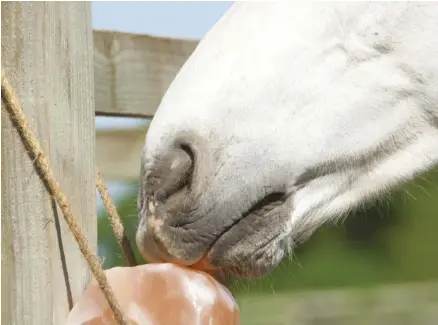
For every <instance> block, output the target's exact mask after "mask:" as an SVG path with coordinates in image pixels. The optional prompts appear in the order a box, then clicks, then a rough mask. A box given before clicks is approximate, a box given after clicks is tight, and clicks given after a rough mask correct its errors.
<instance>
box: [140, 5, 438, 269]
mask: <svg viewBox="0 0 438 325" xmlns="http://www.w3.org/2000/svg"><path fill="white" fill-rule="evenodd" d="M437 163H438V3H421V2H420V3H419V2H354V3H350V2H344V3H324V2H319V3H313V2H310V3H308V2H292V1H290V2H242V3H236V4H234V5H233V7H232V8H231V9H230V10H229V11H228V12H227V13H226V14H225V15H224V17H223V18H222V19H221V20H220V21H219V22H218V23H217V24H216V25H215V26H214V27H213V29H212V30H211V31H210V32H209V33H208V34H207V35H206V36H205V38H204V39H203V40H202V41H201V42H200V44H199V46H198V47H197V49H196V50H195V52H194V53H193V55H192V56H191V57H190V58H189V60H188V61H187V62H186V64H185V65H184V66H183V68H182V69H181V71H180V72H179V74H178V75H177V77H176V78H175V80H174V81H173V83H172V84H171V86H170V88H169V89H168V91H167V93H166V95H165V96H164V98H163V100H162V103H161V105H160V107H159V109H158V111H157V114H156V116H155V117H154V119H153V121H152V123H151V126H150V129H149V131H148V134H147V137H146V144H145V149H144V153H143V158H142V172H141V182H140V183H141V186H140V195H139V210H140V225H139V228H138V232H137V244H138V246H139V248H140V251H141V252H142V254H143V255H144V256H145V257H146V258H148V259H152V260H162V261H164V260H166V261H169V260H170V261H177V262H179V263H182V264H187V265H188V264H193V263H196V262H198V261H199V260H200V259H202V258H206V260H207V261H208V262H209V264H211V265H213V266H214V267H218V268H229V269H231V270H232V271H234V272H235V273H236V274H238V275H242V276H252V275H261V274H265V273H266V272H268V271H270V270H272V269H273V268H274V267H275V266H276V265H277V264H278V263H279V262H280V260H281V259H282V258H283V256H284V253H285V251H287V249H288V248H289V247H290V245H291V243H292V242H293V241H295V240H297V239H298V238H300V237H301V236H304V235H309V234H311V232H312V231H313V230H315V228H317V227H318V226H320V225H321V224H322V223H324V222H326V221H328V220H333V219H335V218H337V217H338V216H340V215H343V214H345V212H347V211H349V210H350V209H351V208H353V207H355V206H357V205H358V204H361V203H363V202H364V201H365V200H368V199H370V198H375V197H377V196H378V195H381V194H382V193H384V192H386V191H388V190H390V189H392V188H393V187H394V186H395V185H397V184H401V183H403V182H405V181H407V180H410V179H412V178H413V177H414V176H415V175H417V174H419V173H422V172H425V171H427V170H430V169H431V168H433V167H434V166H436V165H437ZM146 202H149V203H148V204H146Z"/></svg>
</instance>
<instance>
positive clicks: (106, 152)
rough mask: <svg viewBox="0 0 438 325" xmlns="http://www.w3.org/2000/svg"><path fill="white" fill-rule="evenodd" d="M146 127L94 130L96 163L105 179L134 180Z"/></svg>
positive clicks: (138, 172) (137, 172) (137, 174)
mask: <svg viewBox="0 0 438 325" xmlns="http://www.w3.org/2000/svg"><path fill="white" fill-rule="evenodd" d="M146 132H147V127H143V128H132V129H122V130H97V131H96V164H97V167H98V168H99V170H100V171H101V173H102V174H103V175H104V176H105V179H108V180H111V181H122V182H123V181H136V180H137V179H138V177H139V175H140V157H141V152H142V149H143V145H144V141H145V137H146Z"/></svg>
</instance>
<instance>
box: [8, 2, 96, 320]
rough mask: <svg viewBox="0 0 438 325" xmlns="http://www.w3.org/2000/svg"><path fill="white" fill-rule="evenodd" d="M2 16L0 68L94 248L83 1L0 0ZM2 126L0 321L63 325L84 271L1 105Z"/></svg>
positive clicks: (88, 50)
mask: <svg viewBox="0 0 438 325" xmlns="http://www.w3.org/2000/svg"><path fill="white" fill-rule="evenodd" d="M1 9H2V11H1V15H2V19H1V26H2V28H1V34H2V39H1V47H2V70H3V71H4V72H5V73H6V76H7V78H8V80H9V83H10V84H11V86H12V87H13V88H14V90H15V92H16V93H17V95H18V97H19V99H20V102H21V104H22V106H23V108H24V111H25V114H26V117H27V119H28V121H29V123H30V125H31V126H32V128H33V130H34V132H35V134H36V136H37V137H38V139H39V140H40V142H41V145H42V147H43V150H44V151H45V153H46V155H47V156H48V159H49V160H50V164H51V167H52V168H53V170H54V175H55V177H56V178H57V179H58V180H59V182H60V185H61V187H62V189H63V191H64V192H65V194H66V196H67V198H68V199H69V200H70V202H71V204H72V209H73V211H74V212H75V214H76V215H77V216H78V217H79V218H80V219H79V220H78V222H79V223H80V224H81V225H82V227H83V229H84V232H85V235H86V236H87V238H88V241H89V242H90V245H91V246H92V247H94V248H96V249H97V222H96V194H95V193H96V189H95V181H94V180H95V177H94V176H95V159H94V148H95V129H94V74H93V52H92V51H93V39H92V36H93V34H92V28H91V3H90V2H2V3H1ZM2 105H3V103H2ZM1 124H2V130H1V134H2V140H1V141H2V148H1V153H2V161H1V163H2V214H1V225H2V239H1V240H2V316H1V320H2V323H3V324H12V325H26V324H34V325H48V324H56V325H58V324H65V322H66V319H67V315H68V312H69V302H68V290H67V287H68V286H67V285H66V283H67V282H68V283H69V286H70V290H71V293H72V298H73V300H74V299H75V298H76V297H77V296H78V295H80V294H81V293H82V292H83V290H84V288H85V286H86V285H87V284H88V283H89V280H90V272H89V271H88V267H87V265H86V263H85V262H84V260H83V258H82V255H81V253H80V251H79V248H78V245H77V244H76V241H75V240H74V238H73V236H72V235H71V233H70V232H69V230H68V227H67V225H66V224H65V222H64V219H63V217H62V214H61V211H60V210H59V209H57V207H56V205H55V206H54V207H53V206H52V201H51V198H50V197H49V195H48V194H47V192H46V190H45V188H44V186H43V184H42V182H41V180H40V178H39V176H38V175H37V173H35V171H34V168H33V166H32V161H31V160H30V159H29V157H28V155H27V153H26V152H25V150H24V148H23V145H22V142H21V141H20V138H19V136H18V135H17V133H16V131H15V128H13V126H12V124H11V121H10V119H9V116H8V114H7V113H6V112H5V110H4V109H3V107H2V116H1ZM56 215H58V219H57V218H56ZM57 220H59V228H60V233H58V232H57ZM61 243H62V245H63V247H64V251H65V259H66V270H67V272H68V275H67V276H66V277H64V273H63V267H62V264H63V263H62V262H61V261H62V257H61V250H60V244H61Z"/></svg>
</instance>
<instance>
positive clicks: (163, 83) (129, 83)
mask: <svg viewBox="0 0 438 325" xmlns="http://www.w3.org/2000/svg"><path fill="white" fill-rule="evenodd" d="M196 45H197V41H193V40H183V39H170V38H162V37H153V36H149V35H136V34H128V33H120V32H110V31H94V70H95V95H96V114H97V115H109V116H111V115H113V116H117V115H125V116H126V115H129V116H138V117H151V116H153V115H154V113H155V111H156V109H157V107H158V105H159V103H160V101H161V98H162V97H163V95H164V93H165V91H166V90H167V88H168V87H169V85H170V83H171V81H172V80H173V78H174V77H175V76H176V74H177V73H178V71H179V69H180V68H181V67H182V65H183V64H184V62H185V61H186V60H187V58H188V57H189V56H190V54H191V53H192V52H193V50H194V49H195V47H196Z"/></svg>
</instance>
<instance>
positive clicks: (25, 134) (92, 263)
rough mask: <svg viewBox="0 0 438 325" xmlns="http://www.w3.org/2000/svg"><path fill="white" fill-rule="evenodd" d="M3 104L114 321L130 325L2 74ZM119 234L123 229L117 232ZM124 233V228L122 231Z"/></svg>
mask: <svg viewBox="0 0 438 325" xmlns="http://www.w3.org/2000/svg"><path fill="white" fill-rule="evenodd" d="M2 100H3V102H4V104H5V108H6V110H7V111H8V113H9V115H10V117H11V121H12V123H13V124H14V126H15V128H16V129H17V132H18V134H19V135H20V137H21V140H22V141H23V144H24V146H25V148H26V150H27V151H28V153H29V155H30V156H31V159H32V160H34V164H35V169H36V171H37V172H38V173H39V175H40V177H41V180H42V181H43V183H44V185H45V186H46V188H47V190H48V192H49V193H50V195H51V196H53V197H54V198H55V199H56V201H57V203H58V205H59V207H60V208H61V211H62V213H63V215H64V219H65V221H66V222H67V224H68V226H69V228H70V231H71V232H72V234H73V236H74V237H75V239H76V241H77V243H78V245H79V249H80V250H81V252H82V255H83V256H84V258H85V260H86V261H87V263H88V266H89V268H90V270H91V272H92V273H93V275H94V277H95V279H96V280H97V282H98V284H99V286H100V288H101V289H102V291H103V293H104V295H105V297H106V299H107V301H108V304H109V306H110V308H111V310H112V312H113V313H114V317H115V318H116V320H117V322H118V323H119V325H128V322H127V321H126V318H125V317H124V315H123V313H122V311H121V309H120V306H119V304H118V302H117V300H116V298H115V296H114V293H113V291H112V289H111V287H110V285H109V283H108V279H107V278H106V276H105V273H104V271H103V269H102V266H101V264H100V260H99V258H98V257H97V255H96V254H95V253H94V252H93V250H92V249H91V248H90V246H89V244H88V242H87V240H86V238H85V236H84V235H83V233H82V229H81V227H80V225H79V224H78V223H77V221H76V217H75V215H74V214H73V212H72V211H71V207H70V204H69V202H68V200H67V198H66V197H65V195H64V193H63V192H62V190H61V188H60V186H59V184H58V182H57V181H56V179H55V177H54V176H53V172H52V171H51V169H50V166H49V164H48V162H47V159H46V157H45V155H44V152H43V151H42V149H41V146H40V144H39V143H38V140H37V139H36V137H35V135H34V134H33V132H32V130H31V127H30V126H29V124H28V123H27V121H26V117H25V115H24V112H23V109H22V108H21V106H20V104H19V102H18V99H17V97H16V96H15V94H14V92H13V90H12V88H11V86H10V85H9V83H8V81H7V80H6V76H5V75H4V73H3V71H2ZM118 230H119V231H120V228H118ZM122 231H123V227H122Z"/></svg>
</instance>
